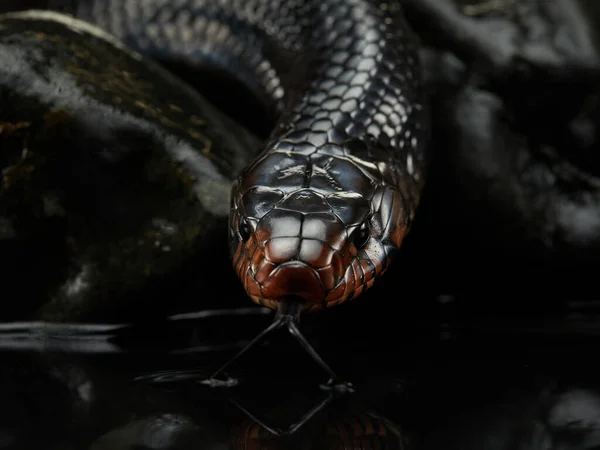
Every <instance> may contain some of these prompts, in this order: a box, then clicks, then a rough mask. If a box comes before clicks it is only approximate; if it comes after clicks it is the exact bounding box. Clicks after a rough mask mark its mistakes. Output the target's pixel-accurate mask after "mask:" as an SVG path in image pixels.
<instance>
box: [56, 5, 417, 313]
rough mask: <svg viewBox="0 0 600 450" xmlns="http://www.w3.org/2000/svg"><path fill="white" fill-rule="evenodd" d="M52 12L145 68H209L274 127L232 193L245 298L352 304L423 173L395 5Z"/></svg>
mask: <svg viewBox="0 0 600 450" xmlns="http://www.w3.org/2000/svg"><path fill="white" fill-rule="evenodd" d="M55 9H57V10H60V11H62V12H63V13H67V14H71V15H73V16H75V17H77V18H79V19H81V20H84V21H87V22H90V23H92V24H94V25H97V26H98V27H100V28H102V29H104V30H105V31H107V32H109V33H111V34H112V35H114V36H116V37H117V38H118V39H120V40H121V41H122V42H123V43H125V44H126V45H127V46H129V47H130V48H132V49H134V50H136V51H139V52H140V53H142V54H143V55H146V56H148V57H153V58H157V59H160V60H162V61H165V60H166V61H177V62H185V63H189V64H190V65H193V66H204V67H214V68H217V69H219V70H222V71H224V72H225V73H227V74H230V75H232V76H233V77H235V78H236V79H237V80H239V81H240V82H242V83H243V85H244V86H246V87H247V88H248V90H249V91H250V92H252V93H253V94H254V95H255V96H256V97H257V98H259V99H260V100H261V101H262V102H263V103H264V105H265V106H266V108H267V109H268V110H269V111H273V112H274V113H275V117H276V120H275V121H274V124H273V128H272V130H271V133H270V135H269V136H268V138H267V139H266V140H265V144H264V146H262V147H261V148H259V149H257V151H256V157H255V158H254V160H253V161H252V162H251V163H250V164H249V165H248V166H247V167H246V168H245V169H244V170H243V171H242V172H241V173H240V174H239V176H238V177H237V179H236V180H235V181H234V183H233V186H232V190H231V201H230V219H229V227H230V230H229V239H230V242H229V248H230V253H231V257H232V262H233V266H234V269H235V272H236V273H237V275H238V277H239V278H240V280H241V282H242V283H243V286H244V288H245V291H246V293H247V294H248V296H249V297H250V298H251V299H252V301H254V302H255V303H257V304H259V305H263V306H266V307H267V308H271V309H277V308H279V307H280V306H281V304H282V301H284V300H285V301H293V302H296V303H299V304H300V308H301V310H302V311H303V312H308V311H315V310H319V309H323V308H328V307H332V306H335V305H338V304H341V303H344V302H347V301H348V300H351V299H353V298H356V297H358V296H359V295H361V294H362V293H363V292H364V291H366V290H367V289H369V288H370V287H371V286H372V285H373V284H374V282H375V280H377V279H379V278H380V277H381V275H383V274H384V273H385V272H386V270H387V269H388V267H389V266H390V264H391V263H392V261H393V260H394V259H395V255H397V254H398V250H399V249H400V248H401V246H402V242H403V240H404V238H405V236H406V235H407V233H408V232H409V231H410V229H411V225H412V223H413V222H414V216H415V212H416V210H417V207H418V205H419V203H420V198H421V194H422V189H423V186H424V184H425V178H426V171H427V167H428V160H429V158H428V154H427V145H426V143H427V136H428V134H429V131H428V115H427V110H426V102H425V92H424V86H423V82H422V80H421V72H420V61H419V55H418V42H417V40H416V37H415V35H414V34H413V32H412V30H411V28H410V25H409V24H408V22H407V20H406V19H405V17H404V15H403V11H402V8H401V5H400V4H399V3H398V2H396V1H394V0H389V1H388V0H218V1H217V0H79V1H77V2H75V3H74V4H73V3H72V2H71V3H70V4H69V5H68V6H65V5H59V6H57V7H56V8H55Z"/></svg>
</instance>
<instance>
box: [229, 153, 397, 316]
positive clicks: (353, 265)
mask: <svg viewBox="0 0 600 450" xmlns="http://www.w3.org/2000/svg"><path fill="white" fill-rule="evenodd" d="M265 166H266V164H265ZM259 172H260V171H258V170H257V168H256V167H255V168H254V173H255V174H256V173H259ZM289 173H293V172H292V171H290V172H289ZM270 175H272V173H271V174H270ZM259 178H260V177H258V176H254V177H247V178H246V179H245V180H244V181H243V182H240V183H239V184H237V185H236V187H234V196H233V199H234V201H233V205H232V214H231V241H232V253H233V264H234V267H235V268H236V272H237V274H238V276H239V277H240V279H241V280H242V282H243V284H244V287H245V289H246V292H247V293H248V295H249V296H250V297H251V299H252V300H253V301H254V302H256V303H258V304H261V305H264V306H266V307H268V308H272V309H277V307H278V306H279V303H280V302H281V301H282V300H283V299H288V298H294V299H295V300H297V301H300V302H301V303H302V310H303V311H316V310H319V309H322V308H326V307H331V306H334V305H338V304H341V303H343V302H345V301H347V300H349V299H352V298H355V297H357V296H358V295H360V294H362V293H363V292H364V291H365V290H367V289H368V288H370V287H371V286H372V285H373V283H374V281H375V279H376V278H377V277H378V276H380V275H382V274H383V273H384V272H385V269H386V268H387V266H388V264H389V259H390V253H391V251H392V250H393V249H395V248H397V247H399V246H400V244H401V242H402V239H403V237H404V234H405V233H406V230H407V227H408V221H407V215H406V214H405V211H404V209H403V203H402V197H401V195H400V194H399V193H398V192H397V191H395V190H393V189H391V188H388V187H384V186H381V187H377V186H370V187H371V189H372V191H371V195H370V196H369V197H367V196H363V195H359V194H357V193H356V192H345V191H338V192H334V193H329V194H328V193H325V192H319V191H318V190H317V189H308V188H291V187H289V188H287V189H284V187H285V183H281V185H280V187H279V188H269V187H264V186H261V187H258V186H253V187H251V188H249V189H243V185H244V183H254V182H256V181H257V179H259ZM240 186H242V187H240Z"/></svg>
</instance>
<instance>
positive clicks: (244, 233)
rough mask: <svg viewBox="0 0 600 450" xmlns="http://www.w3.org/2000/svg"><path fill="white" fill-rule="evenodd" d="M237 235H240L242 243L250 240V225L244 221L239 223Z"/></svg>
mask: <svg viewBox="0 0 600 450" xmlns="http://www.w3.org/2000/svg"><path fill="white" fill-rule="evenodd" d="M238 234H239V235H240V239H241V240H242V242H246V241H247V240H248V239H250V225H248V223H247V222H246V221H245V220H244V221H242V222H241V223H240V227H239V229H238Z"/></svg>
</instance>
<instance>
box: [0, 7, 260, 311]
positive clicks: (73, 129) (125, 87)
mask: <svg viewBox="0 0 600 450" xmlns="http://www.w3.org/2000/svg"><path fill="white" fill-rule="evenodd" d="M60 17H62V18H61V19H58V20H55V18H56V15H52V13H50V15H49V16H44V15H42V16H39V15H37V16H36V15H35V14H33V15H31V14H30V15H27V14H26V15H25V16H20V17H10V16H3V17H2V18H1V19H0V20H1V25H2V28H1V29H0V57H1V59H2V60H3V61H4V64H3V65H2V67H1V68H0V98H1V99H2V100H1V104H2V106H1V108H0V145H1V146H2V153H1V154H0V169H1V173H2V185H1V186H0V237H1V239H0V254H2V260H3V267H4V269H3V273H2V283H3V291H5V292H14V293H15V294H11V295H8V296H7V295H3V296H2V301H1V302H0V311H1V314H0V317H1V318H2V319H3V320H6V319H11V318H16V317H37V318H43V319H48V320H89V319H94V320H102V319H105V320H123V319H126V318H138V319H139V318H140V317H142V316H144V315H145V314H147V315H153V314H164V313H165V312H168V311H173V310H174V309H175V310H177V307H178V306H181V304H182V303H185V302H186V301H187V302H188V306H190V303H191V301H190V298H189V296H188V297H187V298H184V293H185V290H183V288H182V286H183V285H184V284H185V283H190V282H196V283H197V286H199V287H200V289H199V291H198V295H197V296H196V298H195V299H193V306H191V308H194V309H202V308H203V307H206V306H207V305H208V304H210V302H211V301H212V302H215V300H216V298H217V292H218V293H220V295H226V294H225V293H226V292H227V291H226V289H225V291H222V290H220V287H219V286H217V285H215V284H214V279H215V274H222V272H226V273H227V274H229V273H230V271H229V268H230V263H229V261H228V253H227V235H226V233H227V215H228V213H229V191H230V184H231V180H232V177H234V176H235V175H236V174H237V173H238V172H239V171H240V170H241V169H242V167H243V166H244V165H245V164H246V163H247V162H248V160H249V158H250V157H251V156H252V154H253V153H254V152H255V150H256V148H258V142H257V140H256V139H255V138H253V136H252V135H250V134H249V133H248V132H247V131H245V130H244V129H243V128H241V127H240V126H238V125H236V124H235V123H233V122H232V121H231V120H230V119H228V118H226V117H225V116H224V115H223V114H222V113H220V112H218V111H217V110H216V109H215V108H214V107H212V106H211V105H209V104H208V103H207V102H206V101H205V100H203V98H202V97H200V96H199V95H198V94H196V93H195V92H194V91H193V90H192V89H191V88H189V87H188V86H187V85H185V84H183V83H182V82H181V81H180V80H178V79H176V78H174V77H173V76H171V75H170V74H168V73H167V72H166V71H164V70H162V69H161V68H159V67H158V66H157V65H155V64H153V63H151V62H146V61H142V60H141V58H140V57H139V55H137V54H135V53H133V52H130V51H128V50H126V49H125V48H124V47H123V46H122V45H120V44H119V43H118V42H116V41H114V40H113V39H112V38H110V37H106V36H105V35H104V34H103V33H102V32H101V31H99V30H97V29H95V28H93V27H89V26H87V25H84V24H82V23H80V22H73V21H72V20H71V19H66V18H65V16H60ZM221 256H222V257H221ZM217 261H218V262H217ZM231 273H232V271H231ZM231 279H232V280H234V276H233V275H232V278H231ZM231 286H235V287H237V284H234V283H231ZM235 292H236V294H237V291H235ZM13 295H16V297H14V296H13Z"/></svg>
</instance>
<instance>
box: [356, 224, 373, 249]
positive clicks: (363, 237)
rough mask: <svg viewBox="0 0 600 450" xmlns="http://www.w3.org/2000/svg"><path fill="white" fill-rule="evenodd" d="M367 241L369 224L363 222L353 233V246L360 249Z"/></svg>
mask: <svg viewBox="0 0 600 450" xmlns="http://www.w3.org/2000/svg"><path fill="white" fill-rule="evenodd" d="M368 241H369V224H368V223H367V222H365V223H363V224H362V225H361V226H360V228H359V229H358V230H356V232H355V233H354V246H355V247H356V248H357V249H358V250H360V249H361V248H363V247H364V246H365V245H366V244H367V242H368Z"/></svg>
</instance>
